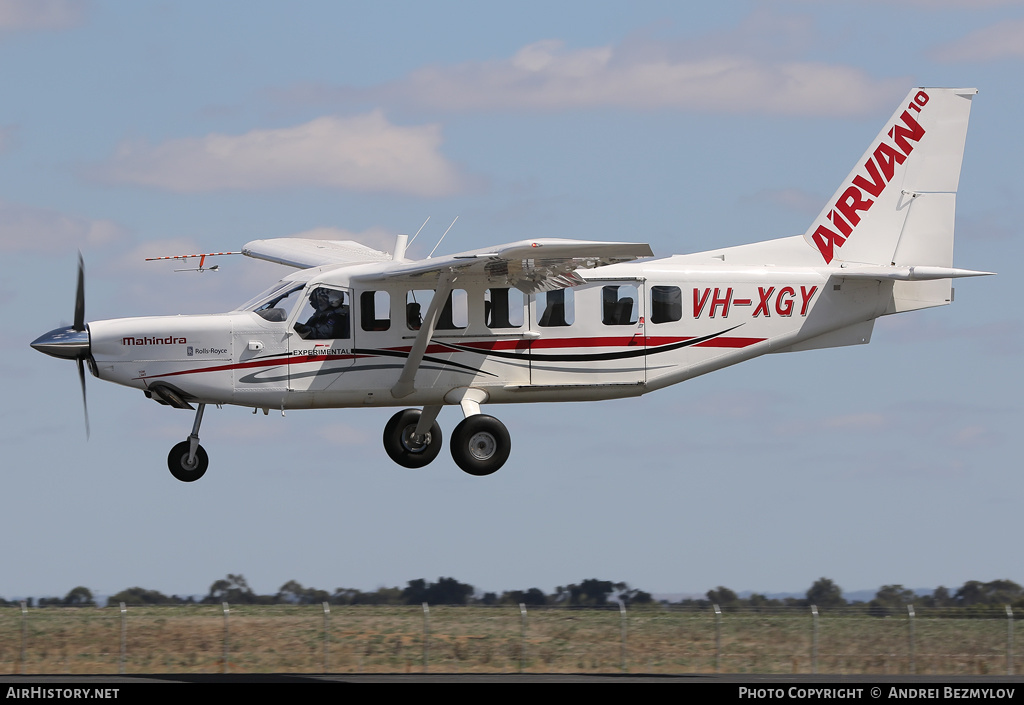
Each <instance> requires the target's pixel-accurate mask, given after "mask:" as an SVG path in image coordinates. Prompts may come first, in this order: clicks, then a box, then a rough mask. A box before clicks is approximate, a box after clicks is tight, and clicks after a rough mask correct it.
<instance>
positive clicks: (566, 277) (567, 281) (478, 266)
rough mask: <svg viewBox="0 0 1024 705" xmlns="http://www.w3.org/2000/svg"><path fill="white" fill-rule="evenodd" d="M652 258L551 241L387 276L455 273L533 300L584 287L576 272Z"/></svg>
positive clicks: (638, 248)
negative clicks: (540, 295)
mask: <svg viewBox="0 0 1024 705" xmlns="http://www.w3.org/2000/svg"><path fill="white" fill-rule="evenodd" d="M651 256H653V252H651V246H650V245H648V244H646V243H635V242H600V241H594V240H565V239H559V238H546V239H542V240H520V241H519V242H512V243H508V244H506V245H498V246H497V247H491V248H487V249H483V250H473V251H470V252H462V253H459V254H456V255H447V256H444V257H437V258H435V259H426V260H419V261H415V262H407V263H396V265H395V266H394V267H392V268H389V269H388V271H387V272H385V273H384V276H385V277H386V278H389V279H394V278H402V279H418V278H425V279H433V278H436V277H438V276H440V275H441V274H443V273H450V274H453V275H455V276H457V277H458V278H459V279H460V280H465V279H466V278H467V277H472V278H477V277H478V278H480V279H482V280H484V281H487V282H488V283H492V284H496V285H499V286H514V287H515V288H517V289H519V290H520V291H522V292H524V293H526V294H533V293H536V292H538V291H551V290H554V289H564V288H566V287H570V286H576V285H577V284H582V283H583V279H582V278H581V277H579V275H577V274H576V273H575V272H576V270H577V269H590V268H592V267H600V266H603V265H607V264H616V263H618V262H629V261H631V260H635V259H639V258H641V257H651Z"/></svg>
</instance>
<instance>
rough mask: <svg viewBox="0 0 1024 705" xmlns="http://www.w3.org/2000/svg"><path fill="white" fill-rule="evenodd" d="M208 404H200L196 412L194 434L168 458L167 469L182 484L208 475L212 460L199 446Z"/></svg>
mask: <svg viewBox="0 0 1024 705" xmlns="http://www.w3.org/2000/svg"><path fill="white" fill-rule="evenodd" d="M205 410H206V404H200V405H199V408H198V409H197V410H196V420H195V421H194V422H193V423H192V433H191V434H189V437H188V440H184V441H182V442H181V443H178V444H177V445H176V446H174V447H173V448H171V452H170V453H169V454H168V456H167V469H168V470H170V471H171V474H172V475H174V477H175V479H177V480H181V481H182V482H195V481H196V480H198V479H199V478H200V477H202V476H203V475H205V474H206V468H207V467H209V465H210V458H209V457H208V456H207V455H206V451H205V450H204V449H203V447H202V446H201V445H199V426H200V425H201V424H202V423H203V412H204V411H205Z"/></svg>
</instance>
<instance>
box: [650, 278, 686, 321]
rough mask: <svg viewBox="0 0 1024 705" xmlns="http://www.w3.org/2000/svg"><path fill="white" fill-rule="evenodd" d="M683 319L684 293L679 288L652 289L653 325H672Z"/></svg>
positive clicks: (658, 287) (659, 287) (663, 287)
mask: <svg viewBox="0 0 1024 705" xmlns="http://www.w3.org/2000/svg"><path fill="white" fill-rule="evenodd" d="M682 317H683V293H682V292H681V291H680V290H679V287H678V286H652V287H651V323H671V322H672V321H678V320H679V319H681V318H682Z"/></svg>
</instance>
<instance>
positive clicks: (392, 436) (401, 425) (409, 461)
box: [384, 409, 443, 468]
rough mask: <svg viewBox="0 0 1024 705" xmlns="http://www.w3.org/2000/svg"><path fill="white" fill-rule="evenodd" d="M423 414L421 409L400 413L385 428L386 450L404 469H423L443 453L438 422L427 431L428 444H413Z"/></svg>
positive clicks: (406, 410)
mask: <svg viewBox="0 0 1024 705" xmlns="http://www.w3.org/2000/svg"><path fill="white" fill-rule="evenodd" d="M421 413H422V412H421V411H420V410H419V409H405V410H403V411H399V412H398V413H397V414H395V415H394V416H392V417H391V419H390V420H389V421H388V423H387V425H386V426H385V427H384V450H385V451H387V454H388V457H389V458H391V459H392V460H394V461H395V462H396V463H398V464H399V465H401V466H402V467H406V468H421V467H423V466H424V465H427V464H429V463H430V461H432V460H433V459H434V458H436V457H437V454H438V453H440V452H441V445H442V443H443V439H442V437H441V427H440V426H438V425H437V421H435V422H434V424H433V425H432V426H431V427H430V430H429V431H427V440H426V443H424V444H423V445H420V446H417V445H415V444H413V443H412V434H413V433H414V432H415V431H416V424H418V423H419V422H420V414H421Z"/></svg>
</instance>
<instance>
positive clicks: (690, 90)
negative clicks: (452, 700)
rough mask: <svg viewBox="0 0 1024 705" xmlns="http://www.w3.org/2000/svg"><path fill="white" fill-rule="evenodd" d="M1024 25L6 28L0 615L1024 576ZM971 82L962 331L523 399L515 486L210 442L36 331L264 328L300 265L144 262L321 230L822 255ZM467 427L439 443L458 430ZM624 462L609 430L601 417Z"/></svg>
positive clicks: (957, 320)
mask: <svg viewBox="0 0 1024 705" xmlns="http://www.w3.org/2000/svg"><path fill="white" fill-rule="evenodd" d="M1021 47H1024V3H1021V2H1010V1H1006V2H999V1H998V0H992V1H990V2H978V1H977V0H972V1H971V2H967V0H963V1H958V0H948V1H945V2H943V1H939V2H924V1H923V0H921V1H912V0H906V1H903V2H900V1H893V2H852V1H851V2H841V1H837V2H829V3H812V2H796V1H793V2H772V3H767V2H735V3H725V4H723V3H719V4H716V5H714V6H712V5H707V6H701V7H697V6H694V5H692V4H690V3H675V2H636V1H632V2H628V3H626V2H621V3H619V2H614V3H613V2H607V3H591V2H557V3H551V2H545V3H533V2H521V3H516V4H515V5H514V6H505V5H501V6H499V5H497V4H490V3H471V2H432V3H414V2H366V3H359V2H345V3H339V2H313V1H307V2H298V3H290V4H288V5H287V6H285V5H283V4H281V3H272V2H218V3H213V4H211V3H198V2H105V1H101V0H93V1H91V2H78V1H76V0H31V1H29V0H0V67H2V68H0V95H2V96H3V98H2V100H0V277H2V278H0V313H2V314H3V317H4V320H5V321H6V325H5V327H4V333H3V334H2V338H0V351H2V353H3V356H4V359H5V362H6V364H4V365H3V366H0V382H2V384H3V387H4V389H5V390H6V392H7V394H6V398H7V403H6V404H4V405H3V407H2V408H0V439H2V441H0V442H2V447H3V449H4V455H5V456H6V458H5V462H4V464H3V465H4V474H5V477H4V482H3V485H2V487H3V489H2V490H0V531H2V533H3V535H4V536H5V537H6V542H5V551H4V555H5V560H4V561H3V566H4V570H3V571H0V596H2V597H7V598H10V597H12V596H21V595H37V596H38V595H63V594H64V593H66V592H67V591H68V590H70V589H71V588H72V587H74V586H76V585H80V584H82V585H86V586H87V587H89V588H91V589H92V590H93V591H95V592H99V593H103V594H107V593H113V592H116V591H118V590H121V589H123V588H126V587H130V586H134V585H141V586H144V587H147V588H151V589H157V590H161V591H163V592H166V593H178V594H192V593H203V592H205V591H206V590H207V588H208V587H209V585H210V583H212V582H213V581H214V580H216V579H218V578H221V577H223V576H224V575H225V574H227V573H229V572H231V573H242V574H244V575H245V576H246V577H247V578H248V579H249V582H250V584H251V585H252V586H253V588H254V589H256V590H257V591H259V592H264V593H266V592H275V591H276V590H277V589H278V587H279V586H280V585H282V584H283V583H284V582H286V581H287V580H291V579H294V580H298V581H299V582H301V583H303V584H304V585H307V586H309V585H312V586H315V587H319V588H322V589H327V590H333V589H334V588H336V587H341V586H344V587H356V588H361V589H374V588H376V587H378V586H380V585H396V584H400V585H404V584H405V581H407V580H409V579H412V578H418V577H424V578H427V579H436V578H437V577H438V576H453V577H456V578H458V579H459V580H462V581H464V582H470V583H472V584H473V585H475V586H477V587H478V588H480V589H481V590H504V589H525V588H527V587H533V586H537V587H540V588H542V589H545V590H551V589H553V588H554V587H555V586H556V585H564V584H567V583H570V582H578V581H580V580H582V579H585V578H588V577H598V578H601V579H609V580H623V581H627V582H629V583H630V584H631V585H633V586H635V587H639V588H641V589H645V590H648V591H652V592H660V593H702V592H704V591H706V590H708V589H709V588H713V587H715V586H717V585H726V586H728V587H730V588H732V589H734V590H737V591H741V590H755V591H759V592H775V591H802V590H805V589H806V588H807V587H809V586H810V585H811V583H812V582H813V581H814V580H816V579H817V578H819V577H821V576H827V577H830V578H831V579H833V580H834V581H835V582H836V583H837V584H839V585H840V586H842V587H843V588H844V589H845V590H850V591H852V590H861V589H875V588H877V587H879V586H881V585H882V584H890V583H899V584H903V585H905V586H908V587H934V586H937V585H940V584H942V585H946V586H950V587H958V586H959V585H961V584H963V582H965V581H966V580H971V579H977V580H993V579H997V578H1009V579H1011V580H1015V581H1017V582H1022V583H1024V573H1022V572H1021V571H1022V567H1021V562H1020V561H1019V559H1018V557H1017V556H1016V553H1017V551H1016V550H1015V549H1016V548H1017V547H1018V545H1019V542H1020V540H1019V536H1020V535H1021V520H1020V514H1021V507H1022V504H1021V497H1022V496H1024V492H1022V491H1024V478H1022V475H1021V472H1020V461H1019V457H1018V453H1017V449H1016V446H1015V440H1014V438H1016V437H1017V434H1018V433H1019V430H1018V429H1019V428H1020V426H1021V422H1022V413H1021V381H1022V375H1021V373H1020V372H1019V370H1018V365H1017V364H1016V363H1017V361H1018V360H1019V359H1020V354H1021V352H1022V346H1024V341H1022V337H1021V333H1022V315H1021V313H1020V310H1019V305H1018V303H1017V302H1018V300H1019V298H1020V297H1019V292H1018V290H1017V289H1016V284H1017V283H1018V282H1019V277H1017V276H1016V275H1015V274H1014V272H1013V270H1012V268H1011V266H1012V263H1013V262H1015V261H1020V259H1021V256H1022V254H1024V252H1022V249H1024V248H1022V245H1021V238H1020V236H1019V234H1018V230H1019V226H1018V222H1019V221H1018V217H1017V208H1016V204H1017V203H1019V202H1020V201H1021V200H1022V198H1024V193H1022V191H1024V183H1022V177H1021V172H1020V169H1019V168H1018V165H1019V164H1020V163H1021V161H1022V160H1024V155H1022V154H1021V152H1022V147H1024V143H1022V141H1021V139H1020V132H1019V126H1018V122H1019V116H1020V115H1021V114H1022V113H1024V105H1022V102H1024V90H1022V85H1021V79H1020V74H1021V68H1022V66H1021V64H1022V62H1024V49H1021ZM916 85H945V86H952V85H955V86H973V87H977V88H978V89H979V91H980V93H979V95H978V96H977V97H976V98H975V101H974V109H973V112H972V116H971V127H970V131H969V134H968V140H967V151H966V155H965V159H964V165H963V171H962V176H961V182H960V192H959V198H958V210H957V236H956V238H957V239H956V255H955V259H956V262H955V264H956V266H960V267H966V268H971V269H983V270H995V271H998V272H1000V275H999V276H997V277H990V278H986V279H975V280H961V281H959V282H957V286H956V289H957V292H956V293H957V296H956V301H955V303H954V305H953V306H951V307H948V308H944V309H941V310H939V309H934V310H929V311H923V312H918V313H912V314H906V315H902V316H895V317H890V318H887V319H883V320H881V321H880V322H879V324H878V325H877V326H876V328H875V334H874V338H873V341H872V343H871V344H870V345H869V346H861V347H857V348H840V349H833V350H823V351H813V352H809V353H796V354H787V355H771V356H767V357H765V358H761V359H758V360H755V361H752V362H749V363H745V364H743V365H740V366H738V367H734V368H730V369H727V370H723V371H720V372H718V373H715V374H713V375H709V376H706V377H703V378H699V379H696V380H693V381H691V382H688V383H686V384H685V385H681V386H678V387H673V388H670V389H667V390H663V391H660V392H658V393H656V394H651V395H649V396H646V397H643V398H640V399H633V400H626V401H615V402H602V403H598V404H573V405H562V406H556V405H546V404H545V405H516V406H508V407H494V408H491V409H490V412H491V413H493V414H495V415H496V416H498V417H499V418H501V419H502V420H503V421H504V422H505V423H506V425H507V426H508V427H509V430H510V432H511V434H512V439H513V451H512V457H511V458H510V460H509V461H508V463H507V464H506V465H505V467H504V468H503V469H502V470H501V471H500V472H499V473H498V474H496V475H494V476H492V477H489V478H484V479H478V478H472V477H469V476H467V475H464V474H463V473H462V472H460V471H459V470H458V469H457V467H456V466H455V465H454V463H453V462H452V461H451V459H450V457H448V455H447V453H442V455H441V456H440V457H439V458H438V460H437V461H435V462H434V463H433V464H432V465H431V466H429V467H428V468H425V469H421V470H406V469H402V468H400V467H398V466H396V465H394V464H393V463H391V461H390V460H388V458H387V456H386V455H385V454H384V452H383V448H382V447H381V441H380V435H381V429H382V428H383V426H384V424H385V422H386V421H387V419H388V417H389V416H390V414H391V413H392V411H390V410H366V409H362V410H333V411H318V412H300V411H296V412H289V413H288V414H287V416H286V417H285V418H282V417H281V415H280V414H271V415H270V416H268V417H264V416H263V415H262V414H260V415H258V416H252V415H251V414H249V413H248V412H247V411H245V410H244V409H239V408H225V409H223V410H214V409H211V410H210V412H209V413H207V415H206V419H205V420H204V424H203V432H202V436H203V444H204V446H205V447H206V449H207V450H208V452H209V455H210V458H211V468H210V471H209V473H208V474H207V475H206V477H204V478H203V480H202V481H200V482H198V483H195V484H191V485H185V484H182V483H179V482H177V481H176V480H174V479H173V478H172V477H171V476H170V474H169V473H168V472H167V470H166V462H165V458H166V454H167V451H168V450H169V448H170V446H171V445H173V444H174V443H176V442H178V441H179V440H182V439H183V438H184V437H185V436H186V435H187V434H188V432H189V429H190V427H191V423H192V416H191V415H190V414H188V413H185V412H180V411H174V410H170V409H168V408H166V407H161V406H158V405H157V404H154V403H153V402H151V401H149V400H146V399H145V398H144V397H143V396H142V395H141V394H139V393H138V392H136V391H132V390H128V389H125V388H119V387H114V386H112V385H107V384H104V383H102V382H100V381H99V380H96V379H93V378H90V379H89V382H90V384H89V405H90V416H91V421H92V437H91V439H90V440H89V441H88V442H87V441H86V439H85V432H84V428H83V422H82V410H81V401H80V398H79V390H78V381H77V378H76V371H75V367H74V365H72V364H70V363H62V362H60V361H58V360H53V359H50V358H46V357H43V356H41V355H39V354H38V353H36V352H34V351H32V350H31V349H30V348H29V347H28V343H29V342H30V341H31V340H33V339H34V338H35V337H37V336H38V335H40V334H41V333H43V332H45V331H47V330H49V329H51V328H54V327H55V326H57V325H59V324H61V323H62V322H63V323H66V322H69V321H70V320H71V318H72V316H73V300H74V277H75V258H76V251H77V250H78V249H81V250H82V252H83V254H84V256H85V261H86V267H87V306H86V316H87V319H88V320H98V319H103V318H113V317H121V316H130V315H141V314H174V313H199V312H214V311H222V310H228V309H231V308H234V307H235V306H236V305H238V304H239V303H241V302H242V301H245V300H247V299H248V298H250V297H251V296H252V295H253V294H255V293H257V292H258V291H260V290H262V289H264V288H265V287H266V286H268V285H269V284H270V283H272V282H273V281H274V280H276V279H277V278H278V277H279V276H282V275H284V274H286V273H287V272H289V271H291V270H288V269H287V268H283V267H279V266H276V265H270V264H267V263H261V262H256V261H250V260H246V259H244V258H237V259H233V260H229V261H227V262H223V263H222V266H223V271H221V272H219V273H217V274H203V275H201V276H200V275H191V274H173V273H172V272H171V269H172V267H170V266H167V265H166V264H160V263H146V262H144V261H143V259H144V258H145V257H148V256H158V255H167V254H176V253H180V252H186V251H187V252H195V251H219V250H228V249H238V248H239V247H240V246H241V245H242V244H244V243H245V242H247V241H249V240H253V239H258V238H268V237H283V236H287V235H294V234H298V233H309V232H310V231H313V234H315V235H316V236H321V237H336V238H353V239H358V240H360V241H363V242H366V243H367V244H370V245H375V246H379V247H383V248H385V249H390V247H391V244H392V243H393V239H394V236H395V234H396V233H400V232H405V233H412V232H414V231H415V230H416V228H417V227H419V224H420V223H421V222H423V220H424V219H425V218H426V217H427V216H431V221H430V223H429V224H428V226H427V228H426V229H425V230H424V233H423V234H422V235H421V238H420V239H419V240H418V241H417V242H416V243H415V245H414V248H413V250H412V252H411V254H413V255H415V256H424V255H426V253H427V252H429V249H430V248H431V247H433V245H434V243H435V242H436V241H437V238H438V237H440V235H441V233H442V232H443V231H444V228H445V227H447V225H448V223H450V222H451V220H452V219H453V218H455V216H459V221H458V223H457V224H456V226H455V227H454V228H453V229H452V231H451V233H449V235H448V237H447V238H446V239H445V241H444V243H443V244H442V246H441V249H439V250H438V252H439V253H440V252H448V253H450V252H458V251H461V250H467V249H472V248H476V247H486V246H488V245H491V244H495V243H500V242H507V241H512V240H517V239H522V238H527V237H542V236H552V237H573V238H587V239H608V240H631V241H645V242H649V243H650V244H651V245H652V247H653V249H654V251H655V253H656V254H658V255H668V254H672V253H683V252H694V251H700V250H705V249H710V248H713V247H719V246H724V245H733V244H742V243H746V242H754V241H758V240H763V239H769V238H773V237H782V236H787V235H794V234H798V233H802V232H803V231H804V229H805V228H806V227H807V225H808V224H809V223H810V222H811V220H812V219H813V218H814V216H815V215H816V214H817V213H818V211H819V209H820V207H821V205H822V204H823V203H824V201H825V199H826V198H828V196H829V195H830V194H831V193H832V192H833V190H834V189H835V188H836V186H838V184H839V182H840V180H841V179H842V178H843V177H844V176H845V175H846V174H847V172H848V171H849V170H850V168H851V167H852V166H853V164H854V161H855V160H856V159H857V157H858V156H859V155H860V154H861V153H862V152H863V150H864V149H865V147H866V146H867V144H868V142H869V141H870V140H871V139H872V138H873V137H874V135H875V134H876V133H877V131H878V129H879V127H880V125H881V124H882V122H883V121H884V120H885V118H886V117H888V115H890V114H891V112H892V110H893V109H894V107H895V105H896V103H897V101H899V100H900V99H902V97H903V96H905V95H906V93H907V91H908V90H909V89H910V87H912V86H916ZM458 418H459V413H458V412H457V411H456V410H452V409H447V410H445V411H444V412H443V413H442V415H441V418H440V423H441V425H442V428H443V429H445V431H446V432H450V429H451V428H452V427H453V426H454V424H455V423H456V422H457V421H458ZM610 420H611V421H613V422H614V426H615V428H616V429H617V431H616V433H615V434H614V437H611V438H610V437H609V434H608V433H607V432H606V431H605V430H604V429H606V428H607V425H608V423H609V421H610Z"/></svg>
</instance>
